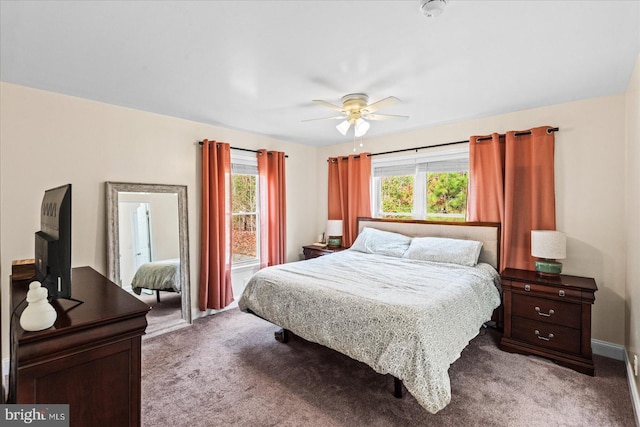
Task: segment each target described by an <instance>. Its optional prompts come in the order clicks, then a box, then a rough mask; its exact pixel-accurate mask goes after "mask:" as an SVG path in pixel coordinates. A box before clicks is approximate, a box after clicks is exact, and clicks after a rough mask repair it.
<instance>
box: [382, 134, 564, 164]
mask: <svg viewBox="0 0 640 427" xmlns="http://www.w3.org/2000/svg"><path fill="white" fill-rule="evenodd" d="M559 130H560V128H557V127H555V128H549V129H547V133H551V132H558V131H559ZM523 135H531V131H526V132H516V134H515V136H523ZM500 136H504V134H500ZM490 139H491V137H490V136H483V137H482V138H478V139H477V140H476V142H478V141H488V140H490ZM468 142H469V140H468V139H466V140H464V141H455V142H445V143H444V144H436V145H424V146H422V147H415V148H403V149H401V150H393V151H384V152H382V153H372V154H369V157H374V156H381V155H383V154H393V153H403V152H405V151H414V150H415V151H418V150H422V149H425V148H436V147H446V146H448V145H456V144H466V143H468Z"/></svg>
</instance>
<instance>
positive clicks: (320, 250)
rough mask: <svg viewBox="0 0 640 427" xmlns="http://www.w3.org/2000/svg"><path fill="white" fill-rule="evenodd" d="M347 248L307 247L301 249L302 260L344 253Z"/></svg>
mask: <svg viewBox="0 0 640 427" xmlns="http://www.w3.org/2000/svg"><path fill="white" fill-rule="evenodd" d="M345 249H347V248H330V247H328V246H317V245H307V246H303V247H302V252H303V253H304V259H311V258H318V257H319V256H323V255H329V254H332V253H334V252H340V251H344V250H345Z"/></svg>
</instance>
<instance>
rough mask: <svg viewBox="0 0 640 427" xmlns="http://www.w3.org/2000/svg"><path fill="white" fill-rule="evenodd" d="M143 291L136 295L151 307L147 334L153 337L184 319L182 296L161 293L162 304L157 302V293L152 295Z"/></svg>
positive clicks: (148, 315)
mask: <svg viewBox="0 0 640 427" xmlns="http://www.w3.org/2000/svg"><path fill="white" fill-rule="evenodd" d="M146 292H148V291H146V290H145V291H143V292H142V294H140V295H135V294H134V295H135V296H136V297H137V298H138V299H140V300H142V302H144V303H145V304H147V305H149V307H151V310H149V313H147V330H146V331H147V334H149V335H152V334H154V333H156V332H157V331H159V330H162V329H164V328H166V327H167V325H174V324H176V322H179V321H180V320H181V319H182V306H181V304H182V300H181V295H180V294H178V293H175V292H162V291H161V292H160V302H157V300H156V293H155V291H154V292H153V293H152V294H148V293H146Z"/></svg>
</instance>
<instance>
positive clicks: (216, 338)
mask: <svg viewBox="0 0 640 427" xmlns="http://www.w3.org/2000/svg"><path fill="white" fill-rule="evenodd" d="M277 329H278V328H277V327H276V326H274V325H272V324H270V323H268V322H265V321H263V320H261V319H258V318H257V317H255V316H252V315H249V314H246V313H242V312H240V311H239V310H238V309H233V310H229V311H226V312H223V313H220V314H217V315H215V316H209V317H207V318H203V319H199V320H196V321H195V322H194V324H193V326H191V327H189V328H186V329H181V330H178V331H175V332H171V333H167V334H164V335H160V336H157V337H154V338H151V339H149V340H145V341H143V346H142V422H143V425H144V426H147V427H151V426H174V427H179V426H229V425H234V426H235V425H237V426H249V425H252V426H323V427H325V426H350V427H355V426H460V425H465V426H633V425H635V421H634V415H633V409H632V406H631V398H630V395H629V388H628V384H627V380H626V370H625V366H624V364H623V363H622V362H619V361H615V360H612V359H607V358H604V357H599V356H595V358H594V363H595V366H596V376H595V377H589V376H587V375H583V374H580V373H577V372H574V371H572V370H570V369H567V368H564V367H561V366H558V365H555V364H554V363H552V362H550V361H547V360H545V359H540V358H536V357H527V356H522V355H517V354H510V353H505V352H502V351H500V350H499V349H498V348H497V346H496V340H497V338H498V336H499V335H498V334H497V333H496V331H493V330H482V331H481V334H480V335H479V336H478V337H476V338H475V339H474V340H472V341H471V343H470V344H469V346H468V347H467V348H466V349H465V350H464V351H463V353H462V356H461V358H460V359H459V360H457V361H456V362H455V363H454V364H453V365H452V366H451V368H450V370H449V373H450V377H451V388H452V399H451V403H450V404H449V405H448V406H447V407H446V408H444V409H443V410H442V411H440V412H438V413H437V414H435V415H433V414H430V413H428V412H427V411H426V410H425V409H423V408H422V407H421V406H420V405H418V404H417V403H416V401H415V399H414V398H413V397H412V396H411V395H410V394H408V393H406V392H405V396H404V398H402V399H396V398H394V397H393V394H392V392H393V379H392V378H391V377H390V376H385V375H379V374H377V373H375V372H374V371H373V370H372V369H370V368H369V367H367V366H366V365H364V364H362V363H359V362H356V361H354V360H352V359H350V358H348V357H346V356H343V355H341V354H338V353H336V352H334V351H331V350H329V349H327V348H324V347H322V346H319V345H316V344H313V343H310V342H307V341H305V340H302V339H300V338H298V337H295V336H294V337H293V338H292V339H291V340H290V341H289V343H288V344H281V343H279V342H277V341H275V340H274V338H273V333H274V332H275V331H276V330H277Z"/></svg>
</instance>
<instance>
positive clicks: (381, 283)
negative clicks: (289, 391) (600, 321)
mask: <svg viewBox="0 0 640 427" xmlns="http://www.w3.org/2000/svg"><path fill="white" fill-rule="evenodd" d="M358 229H359V235H358V238H357V239H356V241H355V242H354V245H353V246H352V247H351V248H350V249H348V250H345V251H340V252H336V253H333V254H331V255H325V256H322V257H319V258H315V259H311V260H307V261H300V262H294V263H288V264H281V265H278V266H273V267H269V268H266V269H263V270H261V271H259V272H258V273H256V274H255V275H254V276H253V277H252V278H251V279H250V280H249V282H248V283H247V287H246V289H245V291H244V292H243V294H242V297H241V298H240V300H239V307H240V309H241V310H243V311H245V312H249V313H252V314H255V315H257V316H259V317H262V318H264V319H265V320H267V321H269V322H271V323H274V324H276V325H278V326H280V327H282V328H283V335H281V336H280V340H283V341H286V333H287V331H291V332H293V333H294V334H296V335H298V336H300V337H302V338H304V339H306V340H308V341H312V342H316V343H319V344H321V345H324V346H326V347H329V348H331V349H333V350H336V351H338V352H340V353H343V354H345V355H347V356H349V357H351V358H353V359H355V360H358V361H360V362H363V363H366V364H367V365H369V366H370V367H371V368H373V369H374V370H375V371H376V372H378V373H380V374H390V375H392V376H393V377H394V378H395V379H396V395H399V394H400V390H401V386H402V384H404V386H405V387H406V389H407V391H408V392H409V393H411V394H412V395H413V396H414V397H415V398H416V400H417V401H418V403H419V404H420V405H422V406H423V407H424V408H425V409H427V410H428V411H429V412H431V413H436V412H438V411H439V410H441V409H442V408H444V407H445V406H446V405H447V404H448V403H449V401H450V400H451V388H450V382H449V376H448V369H449V366H450V365H451V363H453V362H454V361H455V360H457V359H458V358H459V357H460V353H461V352H462V350H463V349H464V348H465V347H466V346H467V344H468V343H469V341H470V340H471V339H472V338H474V337H475V336H476V335H477V334H478V332H479V330H480V328H481V327H482V326H483V324H484V323H485V322H487V321H489V320H490V319H491V317H492V314H493V312H494V310H495V309H496V308H497V307H498V306H499V305H500V278H499V275H498V273H497V270H498V260H499V259H500V258H499V242H500V225H499V224H494V223H433V222H426V221H398V220H395V221H394V220H381V219H372V218H360V219H359V220H358Z"/></svg>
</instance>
